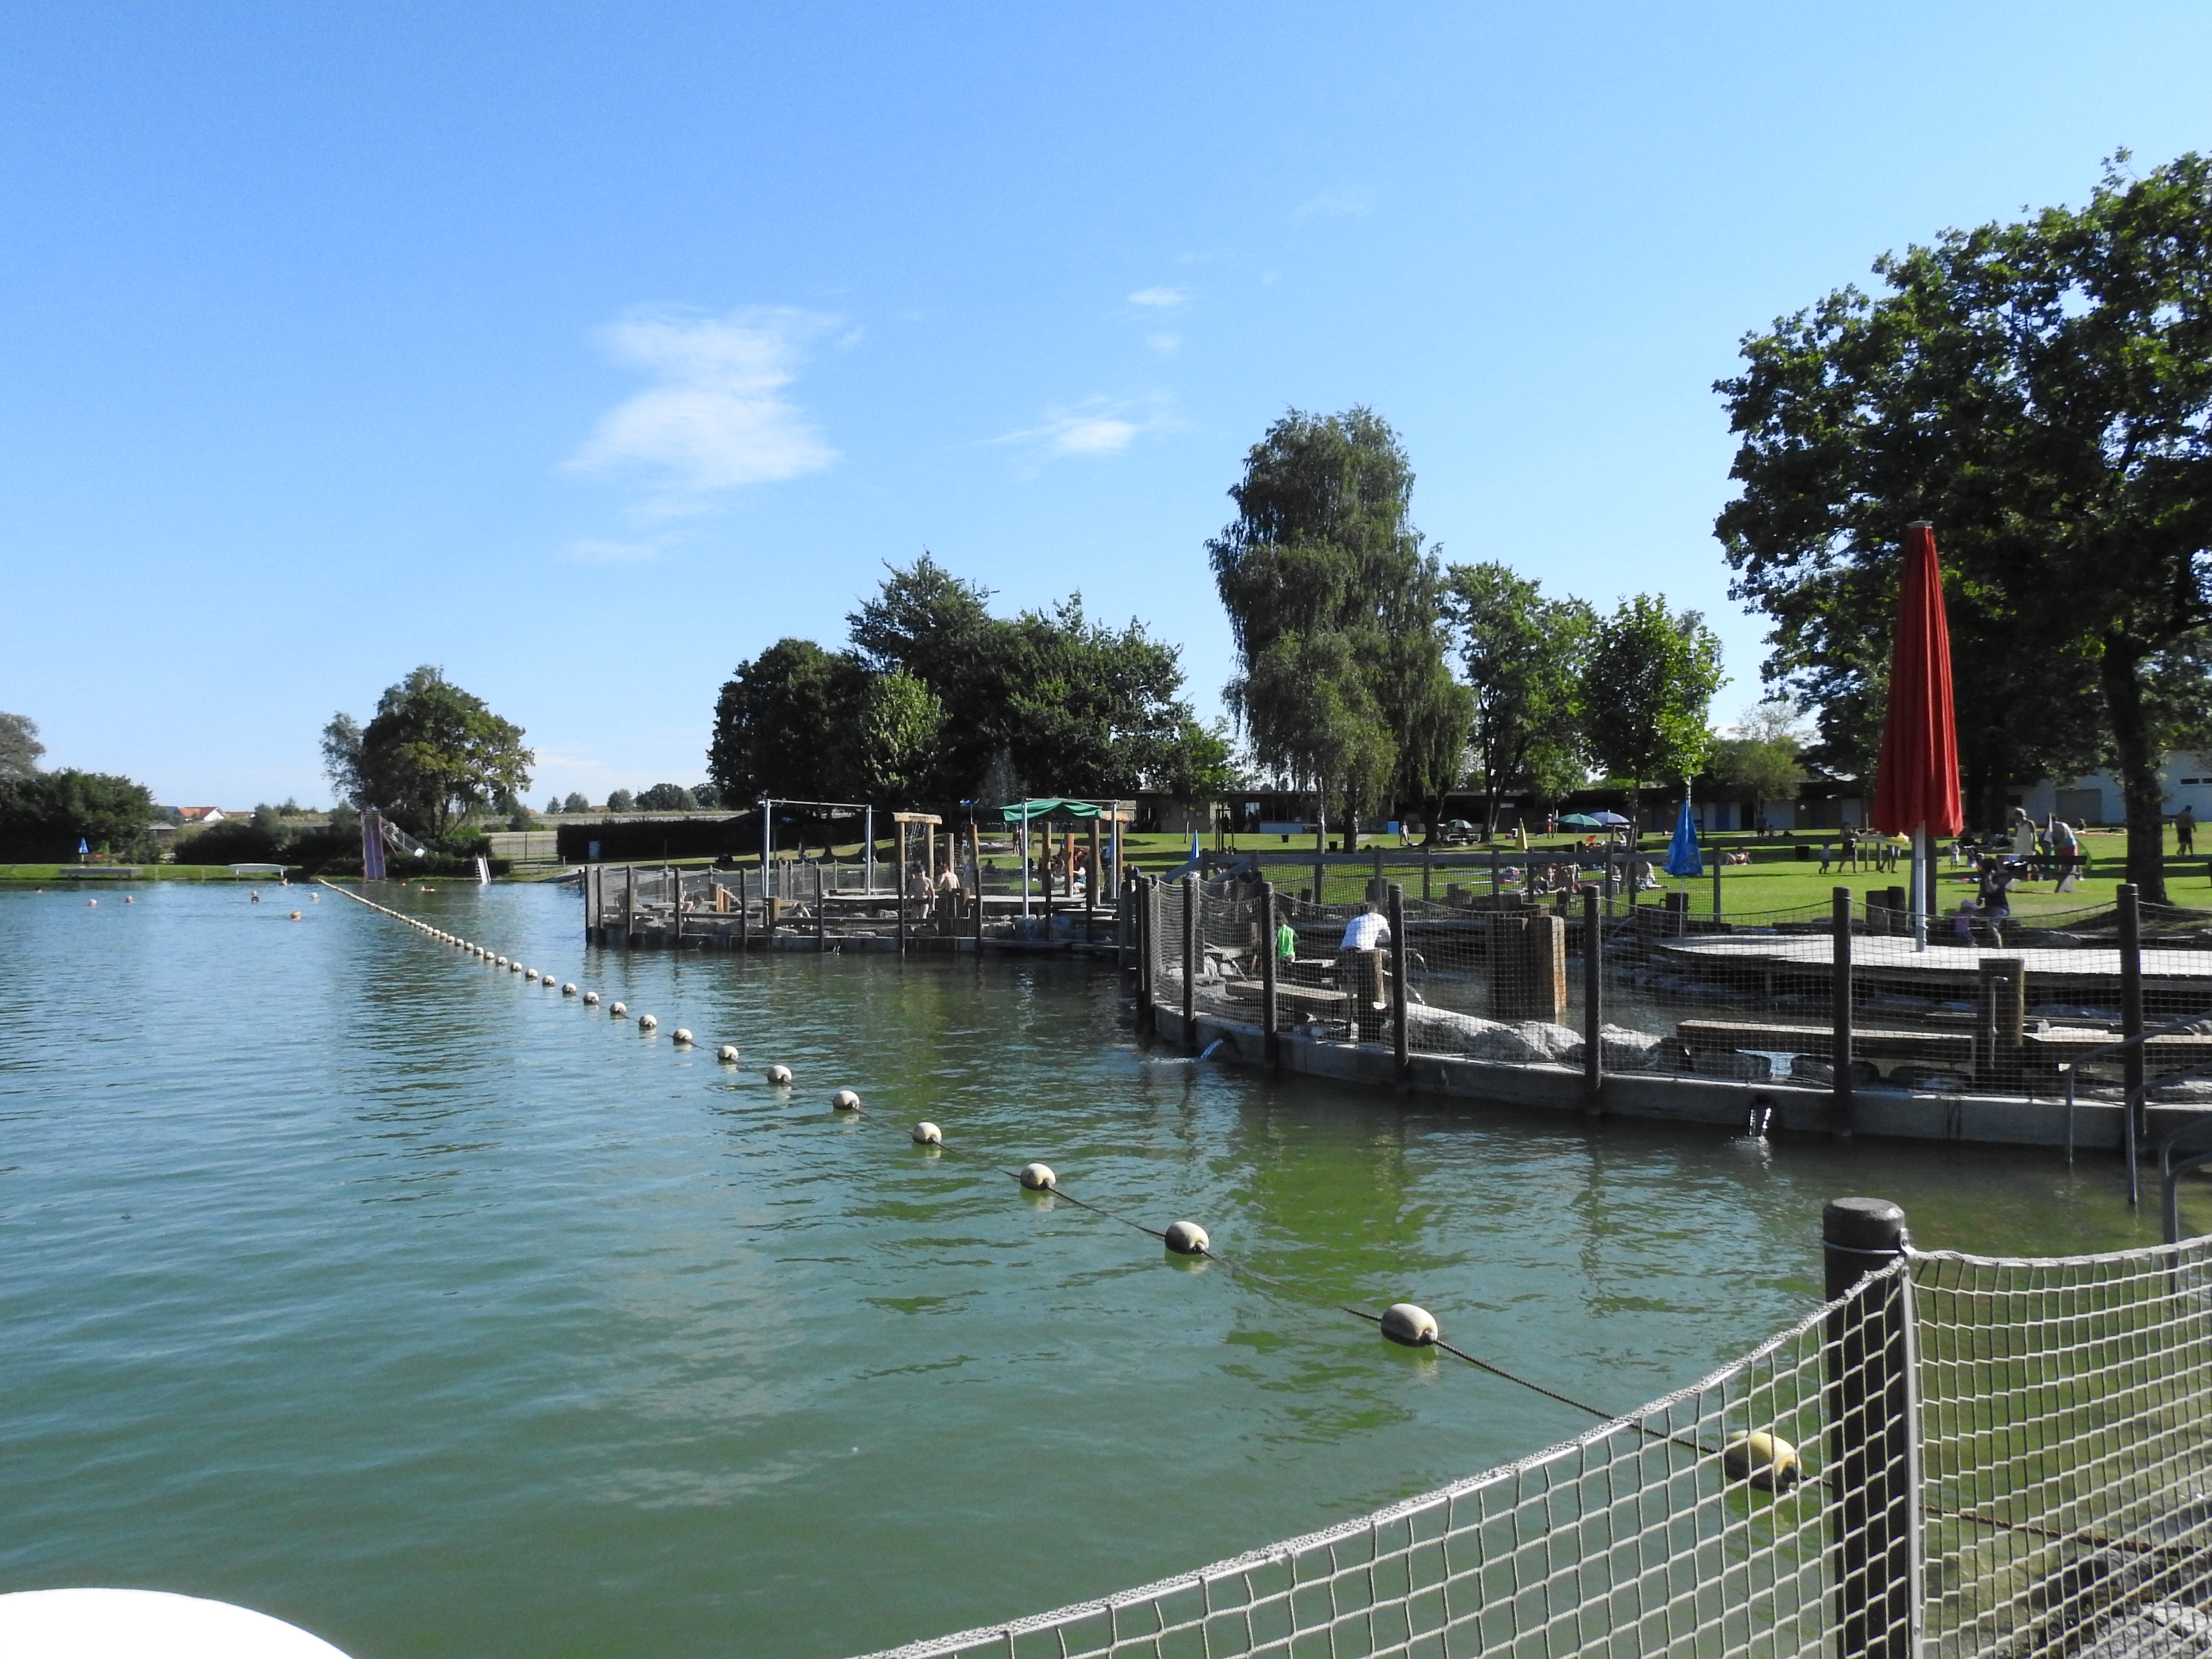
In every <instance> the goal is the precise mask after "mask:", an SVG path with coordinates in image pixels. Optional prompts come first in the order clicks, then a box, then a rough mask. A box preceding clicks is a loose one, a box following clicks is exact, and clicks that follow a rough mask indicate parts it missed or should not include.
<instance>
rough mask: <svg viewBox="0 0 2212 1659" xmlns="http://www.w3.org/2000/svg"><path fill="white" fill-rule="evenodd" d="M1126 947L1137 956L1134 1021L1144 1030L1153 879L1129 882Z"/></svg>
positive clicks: (1148, 1020)
mask: <svg viewBox="0 0 2212 1659" xmlns="http://www.w3.org/2000/svg"><path fill="white" fill-rule="evenodd" d="M1129 889H1130V892H1129V921H1130V929H1129V933H1130V939H1129V943H1130V944H1131V945H1133V947H1134V948H1135V950H1136V952H1137V1018H1138V1019H1139V1021H1140V1022H1141V1023H1142V1024H1143V1027H1144V1029H1145V1030H1151V1029H1152V878H1151V877H1150V876H1143V875H1139V876H1133V877H1132V878H1130V882H1129Z"/></svg>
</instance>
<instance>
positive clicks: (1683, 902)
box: [1667, 892, 1690, 939]
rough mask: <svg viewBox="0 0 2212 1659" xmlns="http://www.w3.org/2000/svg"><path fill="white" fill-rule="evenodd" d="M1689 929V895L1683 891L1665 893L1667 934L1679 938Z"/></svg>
mask: <svg viewBox="0 0 2212 1659" xmlns="http://www.w3.org/2000/svg"><path fill="white" fill-rule="evenodd" d="M1689 931H1690V896H1689V895H1688V894H1687V893H1684V892H1673V893H1669V894H1668V895H1667V934H1668V937H1669V938H1670V939H1680V938H1681V937H1682V936H1683V935H1684V934H1685V933H1688V932H1689Z"/></svg>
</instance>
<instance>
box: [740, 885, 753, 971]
mask: <svg viewBox="0 0 2212 1659" xmlns="http://www.w3.org/2000/svg"><path fill="white" fill-rule="evenodd" d="M752 948H753V913H752V907H751V906H750V904H748V903H747V902H746V901H745V872H744V871H743V870H740V871H738V949H739V950H740V951H750V950H751V949H752Z"/></svg>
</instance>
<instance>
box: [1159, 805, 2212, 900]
mask: <svg viewBox="0 0 2212 1659" xmlns="http://www.w3.org/2000/svg"><path fill="white" fill-rule="evenodd" d="M1828 839H1829V841H1830V842H1833V841H1834V839H1835V837H1834V836H1833V834H1832V833H1830V834H1829V836H1828ZM1580 840H1581V837H1579V836H1565V835H1563V836H1534V837H1531V839H1530V842H1529V845H1530V847H1531V848H1538V849H1540V848H1546V847H1558V848H1568V847H1573V846H1577V845H1578V844H1579V843H1580ZM1229 841H1230V844H1231V845H1233V846H1234V847H1235V848H1236V849H1237V850H1238V851H1240V852H1245V851H1261V852H1269V853H1278V854H1283V853H1308V854H1310V852H1311V850H1312V842H1311V840H1310V838H1309V839H1307V840H1306V841H1305V842H1304V843H1303V844H1302V843H1301V842H1298V841H1296V840H1293V841H1291V842H1284V841H1282V840H1281V839H1280V838H1279V837H1277V836H1231V837H1230V838H1229ZM1202 844H1203V845H1205V846H1206V847H1207V848H1211V847H1212V840H1211V838H1207V839H1206V840H1205V841H1204V842H1203V843H1202ZM1125 845H1126V847H1127V850H1128V855H1129V858H1130V860H1131V862H1132V864H1133V866H1135V867H1137V868H1139V869H1143V870H1146V871H1147V872H1158V871H1161V870H1164V869H1169V868H1172V867H1174V866H1178V865H1180V864H1181V863H1182V862H1183V861H1184V860H1186V859H1187V858H1188V856H1189V852H1190V837H1189V836H1188V835H1183V836H1127V837H1126V838H1125ZM1703 845H1704V847H1705V855H1706V859H1707V863H1706V873H1705V875H1703V876H1699V877H1692V878H1688V879H1686V880H1680V881H1678V880H1676V879H1674V878H1672V877H1670V876H1667V875H1664V874H1662V876H1661V877H1660V880H1661V882H1662V884H1663V886H1664V887H1666V888H1668V889H1674V888H1679V889H1680V890H1683V891H1684V892H1686V893H1687V894H1688V895H1689V900H1690V910H1691V913H1692V915H1711V914H1712V905H1713V880H1712V873H1711V855H1712V851H1713V849H1714V848H1716V847H1717V848H1724V849H1733V848H1742V847H1748V848H1750V850H1751V853H1752V858H1753V862H1751V863H1749V864H1744V865H1728V866H1723V869H1722V872H1721V909H1722V914H1723V915H1724V916H1729V917H1733V918H1738V919H1748V918H1752V917H1755V916H1760V915H1772V914H1775V913H1778V912H1786V911H1805V912H1813V911H1820V910H1825V909H1826V907H1827V905H1828V903H1829V902H1830V896H1831V895H1832V893H1833V892H1834V890H1835V889H1837V888H1838V887H1848V888H1850V890H1852V892H1854V893H1856V894H1858V895H1860V896H1864V895H1866V894H1867V893H1869V892H1872V891H1875V890H1880V889H1882V888H1887V887H1903V886H1905V885H1906V884H1908V883H1909V881H1910V879H1911V878H1910V876H1909V874H1908V872H1907V870H1906V868H1905V866H1904V865H1903V864H1902V863H1900V864H1899V866H1898V867H1897V869H1896V870H1895V872H1886V873H1883V874H1879V875H1877V874H1876V873H1875V872H1874V871H1873V870H1872V869H1871V868H1863V869H1861V870H1858V871H1850V870H1838V869H1837V868H1835V867H1834V866H1831V867H1830V870H1829V872H1828V873H1827V874H1826V875H1823V874H1821V873H1820V850H1821V849H1820V832H1816V831H1802V830H1801V831H1800V832H1799V840H1798V844H1797V845H1796V846H1786V845H1777V844H1775V843H1773V842H1771V840H1770V841H1768V842H1756V841H1755V840H1754V838H1753V837H1752V836H1749V835H1732V834H1723V835H1720V836H1707V837H1705V838H1704V842H1703ZM2208 845H2212V843H2208ZM1376 846H1380V847H1381V848H1382V850H1383V876H1384V878H1385V879H1387V880H1390V881H1395V882H1399V883H1401V884H1403V885H1404V886H1405V889H1406V891H1407V896H1409V897H1417V896H1419V893H1420V890H1421V864H1420V857H1419V843H1418V842H1408V843H1407V844H1405V845H1404V846H1403V847H1401V843H1400V842H1399V839H1398V838H1397V837H1395V836H1383V837H1379V838H1377V839H1376V840H1374V841H1370V842H1364V844H1363V846H1362V848H1361V850H1362V851H1363V852H1369V851H1371V850H1372V849H1373V848H1376ZM1800 848H1802V850H1804V851H1805V852H1806V853H1807V854H1808V857H1806V858H1804V859H1802V860H1800V859H1799V858H1797V857H1796V853H1797V851H1798V850H1799V849H1800ZM2082 850H2083V851H2084V852H2085V853H2087V855H2088V858H2089V872H2088V874H2087V875H2086V876H2083V877H2080V878H2076V880H2075V887H2074V890H2073V891H2071V892H2068V893H2056V892H2053V891H2052V890H2051V888H2052V885H2053V884H2051V883H2049V882H2024V883H2020V884H2015V886H2014V888H2013V890H2012V895H2013V898H2012V908H2013V914H2014V915H2015V916H2020V917H2023V918H2024V917H2027V916H2033V915H2063V914H2066V913H2069V912H2075V911H2081V910H2100V909H2109V908H2111V907H2112V902H2113V896H2114V895H2113V890H2114V889H2115V888H2116V887H2117V886H2118V883H2119V880H2120V875H2121V869H2122V861H2123V860H2124V857H2125V854H2126V837H2125V836H2124V833H2123V832H2122V831H2120V830H2118V829H2110V830H2102V829H2092V830H2089V831H2087V833H2086V834H2085V835H2084V836H2083V838H2082ZM1665 851H1666V841H1665V838H1664V837H1662V836H1656V835H1653V836H1645V837H1644V853H1645V854H1646V855H1647V856H1649V857H1650V858H1651V859H1652V860H1653V861H1654V862H1655V863H1656V862H1657V861H1658V860H1659V859H1661V858H1662V857H1663V856H1664V855H1665ZM1435 857H1436V859H1437V861H1438V862H1439V863H1441V862H1442V861H1443V860H1454V861H1455V862H1459V863H1464V864H1472V865H1474V866H1476V867H1475V868H1474V870H1473V871H1469V872H1462V871H1456V870H1455V871H1454V872H1451V873H1450V874H1449V875H1448V874H1446V873H1445V872H1443V870H1442V869H1438V870H1437V871H1435V872H1434V873H1433V876H1432V878H1431V890H1432V893H1433V896H1435V897H1437V898H1439V899H1441V898H1443V896H1444V888H1445V885H1446V884H1447V883H1457V884H1462V885H1465V886H1471V887H1473V888H1474V890H1476V891H1477V892H1487V891H1488V890H1489V886H1490V878H1489V862H1490V849H1489V848H1488V847H1486V846H1481V847H1463V848H1438V849H1437V852H1436V854H1435ZM1498 858H1499V861H1500V862H1501V863H1502V864H1505V865H1509V866H1510V865H1514V864H1517V863H1519V862H1521V861H1522V860H1521V857H1520V848H1519V846H1518V844H1517V843H1516V842H1499V843H1498ZM1271 863H1272V860H1271ZM1273 879H1274V881H1275V883H1276V885H1277V886H1278V887H1280V888H1283V889H1285V890H1291V891H1294V892H1295V891H1297V890H1301V889H1304V888H1307V887H1310V885H1311V884H1312V875H1311V872H1310V868H1309V869H1308V870H1306V871H1305V872H1303V874H1301V873H1299V872H1297V868H1296V866H1291V867H1290V868H1285V869H1284V870H1283V871H1282V872H1281V873H1280V874H1278V875H1275V876H1274V877H1273ZM1936 879H1937V884H1938V888H1937V890H1938V896H1939V897H1938V903H1939V908H1942V909H1945V910H1952V909H1956V908H1958V903H1959V901H1960V899H1961V898H1965V897H1969V896H1972V891H1973V881H1972V876H1971V874H1970V872H1968V871H1967V870H1966V869H1965V868H1964V867H1959V868H1954V867H1953V866H1951V864H1950V862H1949V860H1948V857H1944V858H1940V859H1939V860H1938V862H1937V865H1936ZM1365 881H1366V878H1365V876H1364V874H1363V873H1362V872H1360V871H1359V870H1358V868H1357V867H1356V866H1346V865H1334V866H1330V868H1329V871H1328V886H1327V890H1326V896H1327V898H1328V900H1329V902H1332V903H1343V902H1351V901H1352V900H1356V899H1357V898H1358V897H1359V896H1360V895H1361V892H1362V891H1363V890H1364V885H1365ZM2166 890H2167V895H2168V896H2169V897H2170V898H2171V899H2172V901H2173V902H2174V903H2176V904H2177V905H2180V906H2183V907H2185V908H2192V909H2203V910H2206V911H2208V912H2212V860H2208V858H2206V857H2203V856H2198V857H2191V858H2188V859H2184V858H2181V857H2179V854H2177V853H2176V852H2175V850H2174V847H2173V832H2172V829H2170V828H2169V829H2167V831H2166ZM1644 898H1645V901H1646V902H1650V903H1654V904H1656V903H1657V902H1659V895H1658V894H1657V893H1647V894H1645V895H1644Z"/></svg>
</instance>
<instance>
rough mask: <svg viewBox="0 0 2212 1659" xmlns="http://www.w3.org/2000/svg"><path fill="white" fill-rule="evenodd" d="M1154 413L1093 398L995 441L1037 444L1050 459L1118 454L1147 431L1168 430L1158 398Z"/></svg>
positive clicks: (1046, 413)
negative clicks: (1135, 413)
mask: <svg viewBox="0 0 2212 1659" xmlns="http://www.w3.org/2000/svg"><path fill="white" fill-rule="evenodd" d="M1162 402H1163V399H1161V398H1153V399H1152V403H1153V404H1154V406H1155V407H1154V412H1153V413H1152V414H1151V415H1149V416H1145V417H1143V418H1141V419H1138V418H1133V411H1132V410H1129V409H1128V408H1127V406H1126V405H1124V404H1120V403H1116V402H1115V401H1113V400H1111V399H1109V398H1089V399H1087V400H1085V402H1084V403H1082V404H1079V405H1077V406H1076V407H1075V408H1073V409H1053V410H1046V411H1045V418H1044V421H1043V422H1042V424H1040V425H1037V426H1033V427H1029V428H1025V429H1024V430H1022V431H1019V432H1009V433H1007V434H1006V435H1004V436H1003V437H998V438H994V439H992V440H991V441H992V442H993V443H997V444H1030V445H1035V446H1036V447H1037V448H1038V449H1039V450H1040V451H1041V452H1042V456H1043V458H1044V459H1047V460H1053V459H1059V458H1060V457H1062V456H1080V455H1118V454H1120V453H1121V452H1122V451H1123V450H1125V449H1127V448H1128V447H1129V446H1130V445H1131V444H1133V443H1134V442H1135V441H1137V440H1138V439H1139V438H1140V437H1142V436H1143V435H1145V434H1146V433H1147V432H1154V431H1158V430H1161V429H1163V428H1166V427H1167V426H1168V425H1169V424H1170V422H1169V421H1168V417H1167V416H1165V415H1164V413H1161V412H1159V410H1158V405H1159V404H1161V403H1162Z"/></svg>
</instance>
